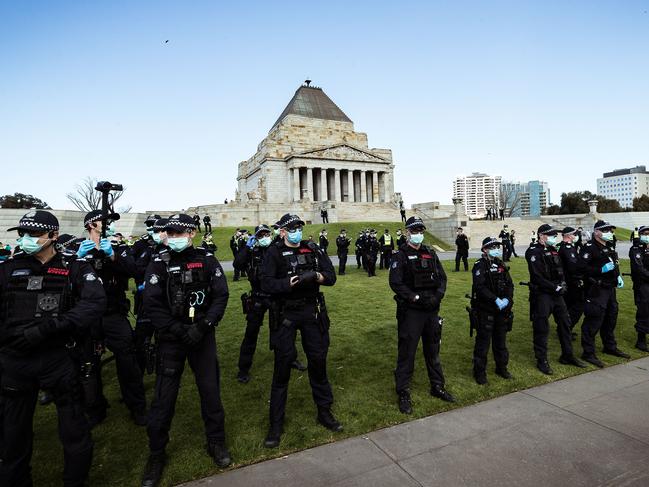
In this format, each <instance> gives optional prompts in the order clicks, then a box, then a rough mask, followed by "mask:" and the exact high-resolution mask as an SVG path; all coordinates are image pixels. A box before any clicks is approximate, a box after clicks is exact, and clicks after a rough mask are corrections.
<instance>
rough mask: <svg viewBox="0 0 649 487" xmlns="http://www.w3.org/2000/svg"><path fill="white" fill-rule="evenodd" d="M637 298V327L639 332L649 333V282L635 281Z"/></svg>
mask: <svg viewBox="0 0 649 487" xmlns="http://www.w3.org/2000/svg"><path fill="white" fill-rule="evenodd" d="M633 298H634V299H635V306H636V312H635V329H636V331H637V332H638V333H645V334H646V333H649V284H644V283H642V284H638V285H636V284H635V283H633Z"/></svg>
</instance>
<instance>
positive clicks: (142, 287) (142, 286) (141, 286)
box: [137, 284, 144, 292]
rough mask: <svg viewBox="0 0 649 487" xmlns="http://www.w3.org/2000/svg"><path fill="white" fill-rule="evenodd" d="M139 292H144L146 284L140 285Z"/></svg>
mask: <svg viewBox="0 0 649 487" xmlns="http://www.w3.org/2000/svg"><path fill="white" fill-rule="evenodd" d="M137 290H138V291H139V292H142V291H144V284H140V285H139V286H138V287H137Z"/></svg>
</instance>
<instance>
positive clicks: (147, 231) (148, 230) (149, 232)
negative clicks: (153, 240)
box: [146, 228, 153, 237]
mask: <svg viewBox="0 0 649 487" xmlns="http://www.w3.org/2000/svg"><path fill="white" fill-rule="evenodd" d="M146 233H148V234H149V235H151V236H152V237H153V228H147V229H146Z"/></svg>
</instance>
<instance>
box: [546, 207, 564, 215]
mask: <svg viewBox="0 0 649 487" xmlns="http://www.w3.org/2000/svg"><path fill="white" fill-rule="evenodd" d="M543 214H544V215H560V214H561V207H560V206H559V205H550V206H548V207H547V208H544V210H543Z"/></svg>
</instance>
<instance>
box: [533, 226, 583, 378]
mask: <svg viewBox="0 0 649 487" xmlns="http://www.w3.org/2000/svg"><path fill="white" fill-rule="evenodd" d="M536 233H537V235H538V242H537V243H536V244H534V245H530V246H529V247H528V249H527V251H526V252H525V260H527V267H528V269H529V272H530V283H529V286H530V319H531V320H532V330H533V342H534V356H535V357H536V368H537V369H539V370H540V371H541V372H542V373H544V374H546V375H552V374H553V371H552V368H551V367H550V363H549V362H548V335H549V334H550V322H549V318H550V315H552V316H553V317H554V321H555V322H556V323H557V334H558V335H559V343H560V344H561V356H560V357H559V362H560V363H562V364H564V365H574V366H575V367H580V368H583V367H585V365H584V364H583V363H582V362H581V361H579V360H578V359H577V358H576V357H575V356H574V354H573V350H572V340H571V337H570V317H569V316H568V308H567V307H566V303H565V301H564V300H563V296H564V295H565V294H566V291H567V284H566V276H565V273H564V270H563V264H562V263H561V257H559V252H557V247H558V246H559V243H560V239H559V232H558V231H557V230H556V229H555V228H553V227H552V226H551V225H548V224H543V225H541V226H540V227H539V228H538V230H537V232H536Z"/></svg>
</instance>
